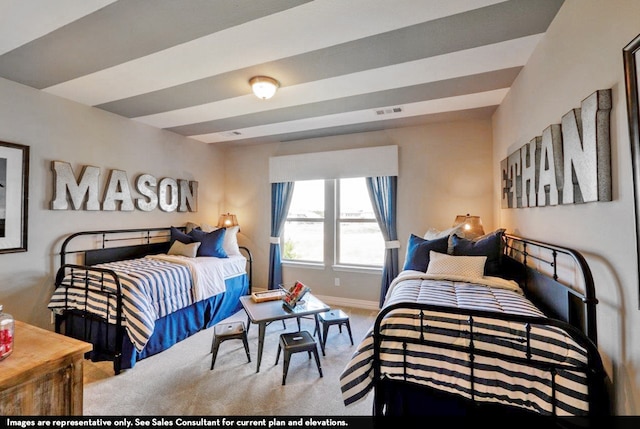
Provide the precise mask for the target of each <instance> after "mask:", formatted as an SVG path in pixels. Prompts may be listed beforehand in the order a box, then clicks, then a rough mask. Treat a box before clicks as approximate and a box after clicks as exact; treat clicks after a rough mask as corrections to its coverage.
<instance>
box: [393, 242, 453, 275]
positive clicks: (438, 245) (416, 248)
mask: <svg viewBox="0 0 640 429" xmlns="http://www.w3.org/2000/svg"><path fill="white" fill-rule="evenodd" d="M448 242H449V237H442V238H438V239H435V240H425V239H424V238H420V237H418V236H417V235H414V234H411V236H409V240H408V242H407V255H406V257H405V260H404V268H403V269H404V270H416V271H422V272H425V271H427V266H428V265H429V252H430V251H431V250H433V251H435V252H440V253H447V246H448Z"/></svg>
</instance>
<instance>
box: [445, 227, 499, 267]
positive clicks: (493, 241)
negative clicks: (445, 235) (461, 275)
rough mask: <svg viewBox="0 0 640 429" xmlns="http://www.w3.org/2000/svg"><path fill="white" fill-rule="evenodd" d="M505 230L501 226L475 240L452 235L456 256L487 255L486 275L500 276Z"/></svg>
mask: <svg viewBox="0 0 640 429" xmlns="http://www.w3.org/2000/svg"><path fill="white" fill-rule="evenodd" d="M504 232H505V229H504V228H500V229H497V230H495V231H493V232H490V233H489V234H485V235H483V236H481V237H477V238H474V239H473V240H469V239H466V238H460V237H457V236H455V235H454V236H452V242H453V254H454V255H456V256H486V257H487V262H486V264H485V267H484V275H485V276H499V275H500V268H501V267H500V264H501V262H502V237H503V235H504Z"/></svg>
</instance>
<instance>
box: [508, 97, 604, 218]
mask: <svg viewBox="0 0 640 429" xmlns="http://www.w3.org/2000/svg"><path fill="white" fill-rule="evenodd" d="M610 111H611V90H609V89H606V90H598V91H596V92H594V93H593V94H591V95H590V96H589V97H587V98H586V99H584V100H583V101H582V104H581V108H576V109H573V110H571V111H570V112H568V113H566V114H565V115H564V116H563V117H562V122H561V124H553V125H550V126H548V127H547V128H546V129H545V130H544V131H543V132H542V135H541V136H536V137H534V138H533V139H532V140H531V141H529V143H526V144H525V145H524V146H522V147H521V148H520V149H519V150H517V151H515V152H513V153H511V154H510V155H509V156H508V157H507V158H505V159H504V160H502V162H501V163H500V170H501V181H502V184H501V186H502V192H501V194H502V197H501V199H502V208H515V207H536V206H538V207H540V206H553V205H557V204H574V203H586V202H591V201H611V149H610V141H609V127H610V124H609V112H610Z"/></svg>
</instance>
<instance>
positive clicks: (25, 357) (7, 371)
mask: <svg viewBox="0 0 640 429" xmlns="http://www.w3.org/2000/svg"><path fill="white" fill-rule="evenodd" d="M14 338H15V339H14V348H13V353H12V354H11V355H9V357H7V358H6V359H4V360H2V361H0V415H1V416H9V415H14V416H17V415H23V416H26V415H33V416H35V415H52V416H71V415H82V363H83V359H84V353H86V352H88V351H91V349H92V345H91V344H89V343H85V342H83V341H78V340H75V339H73V338H69V337H65V336H64V335H60V334H56V333H55V332H52V331H47V330H46V329H42V328H38V327H35V326H31V325H29V324H26V323H23V322H20V321H16V322H15V336H14Z"/></svg>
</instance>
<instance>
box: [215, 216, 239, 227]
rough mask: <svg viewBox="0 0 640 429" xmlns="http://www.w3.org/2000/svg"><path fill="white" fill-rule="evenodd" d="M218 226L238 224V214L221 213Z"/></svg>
mask: <svg viewBox="0 0 640 429" xmlns="http://www.w3.org/2000/svg"><path fill="white" fill-rule="evenodd" d="M216 226H217V227H218V228H228V227H231V226H238V219H237V218H236V215H234V214H231V213H225V214H221V215H220V217H219V218H218V225H216Z"/></svg>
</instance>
